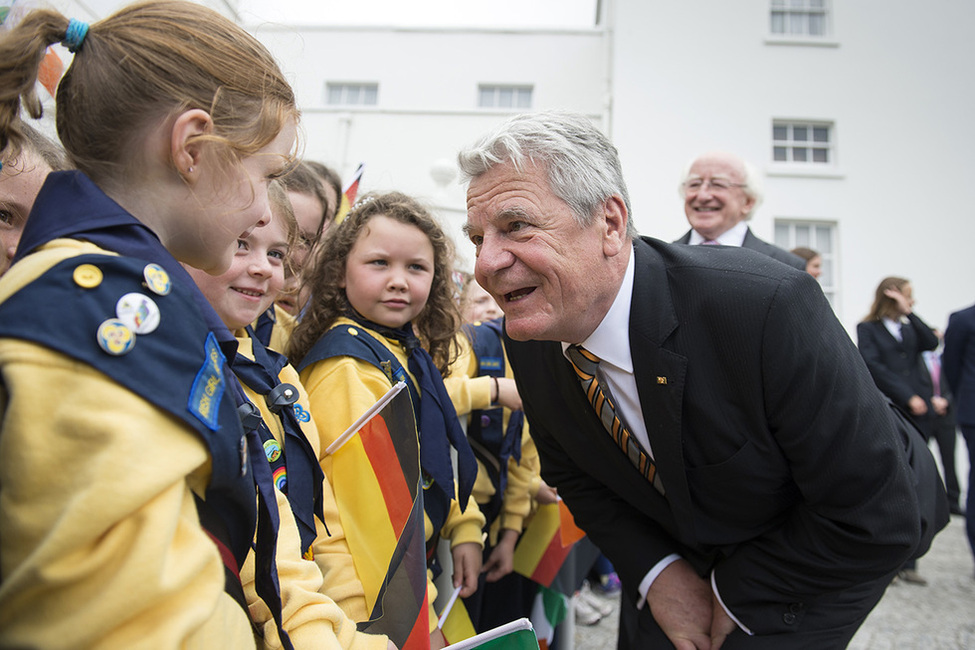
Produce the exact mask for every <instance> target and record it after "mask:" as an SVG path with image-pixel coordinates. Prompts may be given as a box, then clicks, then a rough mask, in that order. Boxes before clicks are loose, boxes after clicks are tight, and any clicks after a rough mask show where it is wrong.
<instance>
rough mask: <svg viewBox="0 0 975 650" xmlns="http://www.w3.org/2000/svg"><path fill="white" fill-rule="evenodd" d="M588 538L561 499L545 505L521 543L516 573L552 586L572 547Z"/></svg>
mask: <svg viewBox="0 0 975 650" xmlns="http://www.w3.org/2000/svg"><path fill="white" fill-rule="evenodd" d="M585 535H586V534H585V533H584V532H583V531H582V530H581V529H580V528H579V527H578V526H576V524H575V520H574V519H573V518H572V513H571V512H569V509H568V507H566V505H565V502H563V501H562V500H561V499H559V502H558V503H546V504H542V505H540V506H539V507H538V510H537V511H536V512H535V515H534V517H532V520H531V522H530V523H529V524H528V528H527V529H526V530H525V532H524V533H523V534H522V536H521V539H519V540H518V546H517V547H516V548H515V556H514V570H515V571H517V572H518V573H520V574H521V575H523V576H525V577H526V578H529V579H531V580H533V581H535V582H537V583H538V584H540V585H542V586H544V587H550V586H551V585H552V580H554V579H555V576H556V575H557V574H558V572H559V569H560V568H561V567H562V563H563V562H565V558H566V557H568V555H569V551H571V550H572V546H573V545H574V544H575V543H576V542H578V541H579V540H580V539H582V538H583V537H585Z"/></svg>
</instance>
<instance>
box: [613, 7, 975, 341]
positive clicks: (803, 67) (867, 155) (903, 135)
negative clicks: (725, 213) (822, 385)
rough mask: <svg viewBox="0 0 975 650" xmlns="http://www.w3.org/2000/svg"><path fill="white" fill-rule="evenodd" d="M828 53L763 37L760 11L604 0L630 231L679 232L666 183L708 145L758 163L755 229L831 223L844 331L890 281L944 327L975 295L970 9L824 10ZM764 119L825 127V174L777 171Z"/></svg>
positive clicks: (679, 219)
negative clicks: (828, 129) (969, 188)
mask: <svg viewBox="0 0 975 650" xmlns="http://www.w3.org/2000/svg"><path fill="white" fill-rule="evenodd" d="M830 4H831V5H832V27H833V38H832V39H827V40H829V41H830V44H829V45H827V46H810V45H779V44H772V43H770V42H768V41H769V40H770V39H769V1H768V0H740V1H738V2H734V3H731V2H726V1H725V0H697V1H695V2H665V1H653V2H647V1H646V0H613V5H612V6H611V12H612V13H614V14H615V16H613V17H612V18H613V22H612V24H613V28H614V31H615V40H614V59H613V60H614V64H613V88H614V101H613V106H614V110H613V114H612V125H613V132H612V136H613V139H614V141H615V142H616V143H617V146H618V147H619V149H620V154H621V157H622V159H623V168H624V171H625V173H626V177H627V181H628V183H629V186H630V187H629V189H630V193H631V198H632V201H633V210H634V214H635V220H636V224H637V226H638V228H639V229H640V230H641V231H642V232H644V233H646V234H650V235H652V236H655V237H659V238H661V239H664V240H671V239H675V238H677V237H678V236H680V235H681V234H682V233H683V232H685V231H686V230H687V223H686V220H685V218H684V214H683V205H682V200H681V199H680V198H679V197H678V195H677V191H676V185H677V181H678V175H679V172H680V169H681V167H682V165H683V164H684V163H685V162H686V161H687V160H688V159H690V158H691V157H693V156H694V155H696V154H698V153H700V152H703V151H707V150H710V149H726V150H730V151H733V152H735V153H738V154H739V155H741V156H743V157H745V158H746V159H748V160H750V161H751V162H753V163H754V164H755V165H756V166H758V167H759V169H760V170H762V171H763V173H764V177H765V190H766V200H765V203H764V205H763V206H761V207H760V208H759V210H758V211H757V213H756V214H755V216H754V217H753V220H752V224H751V226H752V229H753V230H754V231H755V233H756V234H757V235H758V236H759V237H762V238H763V239H766V240H769V241H771V240H772V239H773V236H774V235H773V223H774V220H775V219H777V218H780V219H781V218H787V219H794V218H809V219H816V220H827V221H832V222H835V223H836V224H837V227H838V244H839V250H838V254H839V259H838V263H839V271H840V275H839V283H838V296H837V303H836V309H837V313H838V315H839V316H840V318H841V320H842V321H843V323H844V325H845V326H846V327H847V328H848V329H849V330H850V331H851V332H853V330H854V329H855V325H856V322H857V321H858V320H860V319H861V318H862V317H863V316H864V315H865V314H866V312H867V310H868V308H869V306H870V303H871V301H872V298H873V292H874V289H875V287H876V285H877V284H878V282H879V281H880V280H881V279H882V278H883V277H884V276H887V275H900V276H904V277H907V278H909V279H910V280H912V283H913V285H914V289H915V296H916V297H917V298H918V304H917V306H916V308H917V312H918V314H920V315H921V316H922V318H925V319H926V320H927V321H928V322H929V324H930V325H932V326H935V327H940V328H943V327H944V325H945V323H946V322H947V316H948V313H949V312H951V311H953V310H955V309H958V308H960V307H962V306H965V305H967V304H971V303H972V302H973V301H975V286H973V284H975V283H973V280H975V255H973V253H972V242H975V218H973V211H972V209H970V208H969V207H968V206H967V205H966V203H967V201H966V199H965V198H964V194H965V193H964V191H963V188H964V187H966V185H965V181H966V180H967V179H968V178H970V177H971V176H972V173H973V171H975V165H973V163H972V156H971V153H970V150H971V148H972V146H973V144H975V121H973V120H972V119H971V112H972V108H973V107H975V88H973V84H972V82H971V73H970V71H969V70H968V66H969V65H970V62H971V61H973V60H975V42H973V41H972V40H971V39H970V38H969V37H968V36H967V30H968V26H969V25H971V24H972V22H973V21H975V4H973V3H969V2H957V1H955V0H930V1H928V2H924V3H922V2H919V1H916V0H897V1H895V2H877V1H866V0H863V1H854V2H847V1H845V0H833V2H831V3H830ZM774 118H797V119H810V120H828V121H832V122H833V123H834V124H835V130H834V141H835V144H836V148H835V154H836V158H835V160H836V164H835V166H834V168H833V169H830V170H829V172H830V173H829V174H827V175H821V176H808V175H801V174H794V175H789V174H784V173H783V171H784V170H783V168H782V166H781V165H778V166H776V165H774V164H772V163H771V157H772V150H771V129H772V120H773V119H774Z"/></svg>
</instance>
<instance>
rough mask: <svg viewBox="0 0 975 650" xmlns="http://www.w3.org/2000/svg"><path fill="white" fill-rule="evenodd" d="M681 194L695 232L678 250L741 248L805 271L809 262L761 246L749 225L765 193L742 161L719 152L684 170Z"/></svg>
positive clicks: (694, 162) (685, 211) (689, 235)
mask: <svg viewBox="0 0 975 650" xmlns="http://www.w3.org/2000/svg"><path fill="white" fill-rule="evenodd" d="M679 189H680V195H681V198H683V199H684V214H685V215H687V221H688V223H690V224H691V229H690V230H688V231H687V232H686V233H685V234H684V236H683V237H681V238H680V239H678V240H677V241H675V242H674V243H675V244H690V245H692V246H694V245H697V244H720V245H721V246H740V247H741V248H750V249H752V250H754V251H758V252H759V253H762V254H763V255H768V256H769V257H771V258H772V259H776V260H778V261H780V262H782V263H784V264H788V265H789V266H792V267H794V268H797V269H799V270H800V271H805V270H806V262H805V260H803V259H802V258H801V257H799V256H798V255H794V254H792V253H790V252H789V251H787V250H785V249H783V248H779V247H778V246H773V245H772V244H769V243H768V242H765V241H762V240H761V239H759V238H758V237H756V236H755V235H754V234H753V233H752V230H751V228H749V227H748V224H747V223H745V222H746V221H748V220H749V219H751V217H752V213H754V212H755V210H756V208H758V206H759V204H761V202H762V192H761V189H760V185H759V182H758V174H757V173H756V172H755V168H754V167H752V166H751V165H749V164H748V163H747V162H745V161H744V160H742V159H741V158H739V157H738V156H735V155H733V154H730V153H725V152H717V151H716V152H711V153H706V154H704V155H701V156H698V157H697V158H695V159H694V160H693V161H692V162H691V164H689V165H688V166H687V167H686V168H685V169H684V173H683V174H682V175H681V182H680V188H679Z"/></svg>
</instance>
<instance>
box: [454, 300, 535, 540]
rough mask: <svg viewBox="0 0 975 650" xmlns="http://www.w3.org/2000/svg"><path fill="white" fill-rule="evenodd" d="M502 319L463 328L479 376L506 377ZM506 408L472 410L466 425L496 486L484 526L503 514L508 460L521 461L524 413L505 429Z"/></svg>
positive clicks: (514, 413) (516, 415) (518, 413)
mask: <svg viewBox="0 0 975 650" xmlns="http://www.w3.org/2000/svg"><path fill="white" fill-rule="evenodd" d="M501 322H502V318H497V319H495V320H489V321H483V322H480V323H475V324H467V325H464V327H463V329H464V334H466V335H467V338H468V339H470V342H471V347H472V348H473V349H474V356H475V358H476V359H477V363H478V373H477V374H478V376H479V377H484V376H488V377H504V373H505V363H504V346H503V345H502V343H501ZM503 418H504V409H503V408H501V407H500V406H498V407H495V408H491V409H483V410H482V409H478V410H473V411H471V415H470V418H469V420H468V423H467V438H468V440H469V441H470V443H471V448H472V449H473V450H474V455H475V456H477V457H478V458H480V459H481V462H482V463H483V464H484V467H485V468H486V469H487V472H488V475H489V477H490V478H491V483H492V484H493V485H494V495H493V496H492V497H491V500H490V501H489V502H488V504H487V506H486V508H485V507H482V508H481V510H482V512H484V517H485V518H486V519H487V523H486V524H485V526H486V527H487V526H490V525H491V522H493V521H494V519H495V518H496V517H497V516H498V514H499V513H500V511H501V503H502V501H503V499H504V490H505V488H506V487H507V484H508V459H509V458H514V459H515V461H516V462H518V463H520V462H521V434H522V428H523V426H524V423H525V413H524V411H511V414H510V415H509V416H508V426H507V428H503V423H504V419H503Z"/></svg>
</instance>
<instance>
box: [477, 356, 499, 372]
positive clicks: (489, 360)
mask: <svg viewBox="0 0 975 650" xmlns="http://www.w3.org/2000/svg"><path fill="white" fill-rule="evenodd" d="M486 370H501V357H481V374H483V373H484V371H486Z"/></svg>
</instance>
